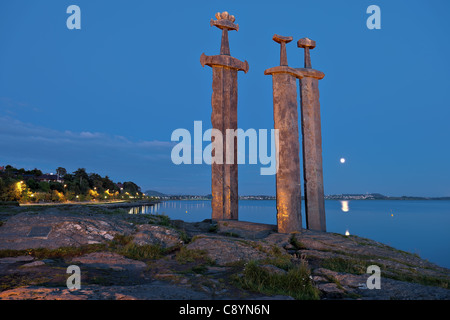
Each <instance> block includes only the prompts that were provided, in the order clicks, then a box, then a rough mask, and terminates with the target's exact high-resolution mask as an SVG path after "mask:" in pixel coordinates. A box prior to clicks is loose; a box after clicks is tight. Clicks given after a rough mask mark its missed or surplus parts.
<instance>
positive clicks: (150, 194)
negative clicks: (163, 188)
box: [144, 190, 167, 197]
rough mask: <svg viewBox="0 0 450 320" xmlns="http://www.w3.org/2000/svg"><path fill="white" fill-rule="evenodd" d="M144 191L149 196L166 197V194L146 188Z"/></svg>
mask: <svg viewBox="0 0 450 320" xmlns="http://www.w3.org/2000/svg"><path fill="white" fill-rule="evenodd" d="M144 193H145V194H147V195H148V196H149V197H167V194H164V193H161V192H158V191H155V190H147V191H145V192H144Z"/></svg>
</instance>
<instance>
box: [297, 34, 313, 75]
mask: <svg viewBox="0 0 450 320" xmlns="http://www.w3.org/2000/svg"><path fill="white" fill-rule="evenodd" d="M297 47H299V48H304V49H305V68H307V69H311V68H312V67H311V56H310V55H309V49H314V48H315V47H316V42H315V41H314V40H311V39H309V38H302V39H300V40H298V41H297Z"/></svg>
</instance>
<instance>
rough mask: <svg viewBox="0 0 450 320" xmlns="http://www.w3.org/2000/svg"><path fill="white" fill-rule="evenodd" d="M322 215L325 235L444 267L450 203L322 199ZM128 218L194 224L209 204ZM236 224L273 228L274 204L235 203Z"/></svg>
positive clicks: (160, 208)
mask: <svg viewBox="0 0 450 320" xmlns="http://www.w3.org/2000/svg"><path fill="white" fill-rule="evenodd" d="M325 210H326V219H327V230H328V231H330V232H337V233H341V234H346V233H348V234H354V235H358V236H361V237H365V238H370V239H373V240H376V241H380V242H382V243H385V244H388V245H390V246H393V247H395V248H397V249H401V250H405V251H409V252H412V253H417V254H419V255H420V256H421V257H422V258H424V259H428V260H429V261H431V262H434V263H436V264H438V265H441V266H444V267H447V268H450V232H449V226H450V201H431V200H424V201H420V200H413V201H389V200H379V201H376V200H372V201H371V200H350V201H337V200H327V201H325ZM304 212H305V210H304V207H303V208H302V214H303V224H304V222H305V218H304ZM130 213H159V214H163V213H164V214H166V215H168V216H169V217H170V218H171V219H182V220H184V221H189V222H194V221H201V220H204V219H209V218H211V202H210V201H166V202H162V203H159V204H157V205H155V206H148V207H139V208H132V209H131V210H130ZM239 220H242V221H252V222H260V223H269V224H276V205H275V200H260V201H257V200H241V201H239Z"/></svg>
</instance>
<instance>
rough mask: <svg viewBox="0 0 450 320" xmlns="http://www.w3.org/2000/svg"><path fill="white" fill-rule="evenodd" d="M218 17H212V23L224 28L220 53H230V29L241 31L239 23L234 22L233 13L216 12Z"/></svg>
mask: <svg viewBox="0 0 450 320" xmlns="http://www.w3.org/2000/svg"><path fill="white" fill-rule="evenodd" d="M216 19H217V20H213V19H211V21H210V25H211V27H212V26H216V27H217V28H219V29H222V42H221V44H220V54H223V55H227V56H229V55H230V45H229V43H228V30H236V31H239V25H238V24H234V21H235V18H234V16H233V15H230V14H228V12H226V11H224V12H222V13H220V12H217V13H216Z"/></svg>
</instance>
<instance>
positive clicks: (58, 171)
mask: <svg viewBox="0 0 450 320" xmlns="http://www.w3.org/2000/svg"><path fill="white" fill-rule="evenodd" d="M56 174H57V175H58V178H61V177H64V176H65V175H66V174H67V170H66V169H65V168H63V167H58V168H57V169H56Z"/></svg>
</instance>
